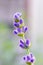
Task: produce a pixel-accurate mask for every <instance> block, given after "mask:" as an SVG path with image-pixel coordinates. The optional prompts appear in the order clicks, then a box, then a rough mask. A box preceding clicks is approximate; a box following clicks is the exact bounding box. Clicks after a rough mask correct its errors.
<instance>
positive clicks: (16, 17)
mask: <svg viewBox="0 0 43 65" xmlns="http://www.w3.org/2000/svg"><path fill="white" fill-rule="evenodd" d="M21 15H22V14H21V13H19V12H17V13H15V14H14V16H13V18H15V19H19V17H21Z"/></svg>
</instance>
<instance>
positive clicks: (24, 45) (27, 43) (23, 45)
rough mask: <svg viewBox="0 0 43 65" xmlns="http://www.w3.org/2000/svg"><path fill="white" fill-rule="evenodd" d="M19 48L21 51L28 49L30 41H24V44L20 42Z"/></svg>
mask: <svg viewBox="0 0 43 65" xmlns="http://www.w3.org/2000/svg"><path fill="white" fill-rule="evenodd" d="M20 47H21V48H23V49H26V48H29V47H30V41H29V40H26V41H25V42H24V41H23V40H20Z"/></svg>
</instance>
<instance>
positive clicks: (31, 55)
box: [23, 53, 35, 64]
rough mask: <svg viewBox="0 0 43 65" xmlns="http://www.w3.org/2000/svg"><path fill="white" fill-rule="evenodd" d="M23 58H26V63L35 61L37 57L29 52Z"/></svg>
mask: <svg viewBox="0 0 43 65" xmlns="http://www.w3.org/2000/svg"><path fill="white" fill-rule="evenodd" d="M23 59H24V60H25V62H26V63H28V64H29V63H34V61H35V57H34V56H33V54H31V53H30V54H29V55H27V56H24V57H23Z"/></svg>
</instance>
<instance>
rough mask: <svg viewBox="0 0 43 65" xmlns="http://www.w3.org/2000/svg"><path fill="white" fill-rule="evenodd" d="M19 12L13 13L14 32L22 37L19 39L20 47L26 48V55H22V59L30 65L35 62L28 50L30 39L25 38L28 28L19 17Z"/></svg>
mask: <svg viewBox="0 0 43 65" xmlns="http://www.w3.org/2000/svg"><path fill="white" fill-rule="evenodd" d="M21 15H22V14H21V13H19V12H17V13H15V14H14V16H13V18H14V27H15V30H14V34H16V35H17V36H20V37H21V38H22V39H20V45H19V46H20V47H21V48H22V49H26V51H27V53H28V55H26V56H24V57H23V59H24V61H25V62H26V64H27V65H32V64H34V62H35V57H34V56H33V54H32V53H30V52H28V50H29V48H30V45H31V43H30V40H29V39H26V38H25V32H26V31H27V30H28V28H27V26H25V25H24V20H23V19H22V18H21Z"/></svg>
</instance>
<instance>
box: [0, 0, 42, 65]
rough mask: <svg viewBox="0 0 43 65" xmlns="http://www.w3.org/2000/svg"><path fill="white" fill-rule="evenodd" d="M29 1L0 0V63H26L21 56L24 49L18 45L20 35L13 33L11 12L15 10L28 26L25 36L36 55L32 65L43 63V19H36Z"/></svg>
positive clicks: (0, 64)
mask: <svg viewBox="0 0 43 65" xmlns="http://www.w3.org/2000/svg"><path fill="white" fill-rule="evenodd" d="M31 3H32V2H31V0H30V1H29V0H0V65H26V64H25V62H24V61H23V58H22V57H23V56H24V55H26V51H25V50H23V49H21V48H20V47H19V39H20V37H18V36H16V35H14V34H13V30H14V26H13V14H14V13H15V12H17V11H19V12H21V13H22V14H23V15H22V17H23V19H24V21H25V22H24V23H25V24H26V25H27V26H28V31H27V32H26V38H29V39H30V41H31V43H32V46H31V48H30V51H32V53H33V54H34V55H35V57H36V62H35V64H34V65H43V19H42V22H40V20H41V19H39V18H38V19H39V20H37V15H34V14H35V13H33V12H32V10H33V9H32V5H31ZM36 9H37V7H36ZM34 11H35V10H34ZM37 11H38V10H37ZM40 12H41V11H40ZM40 12H39V13H40ZM32 13H33V15H34V16H33V15H31V14H32ZM36 14H37V13H36ZM34 17H35V18H34ZM40 31H41V32H40ZM27 33H28V34H27Z"/></svg>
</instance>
